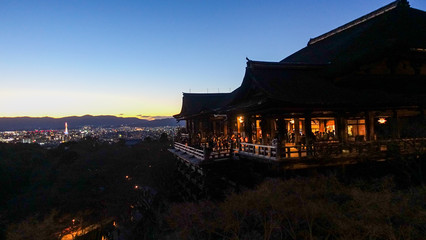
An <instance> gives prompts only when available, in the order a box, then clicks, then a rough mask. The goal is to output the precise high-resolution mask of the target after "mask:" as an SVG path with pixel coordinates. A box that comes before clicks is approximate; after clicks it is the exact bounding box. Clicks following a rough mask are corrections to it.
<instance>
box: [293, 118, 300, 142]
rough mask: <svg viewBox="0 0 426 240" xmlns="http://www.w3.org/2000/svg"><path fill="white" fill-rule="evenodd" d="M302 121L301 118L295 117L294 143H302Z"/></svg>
mask: <svg viewBox="0 0 426 240" xmlns="http://www.w3.org/2000/svg"><path fill="white" fill-rule="evenodd" d="M300 138H301V137H300V121H299V118H298V117H297V118H294V143H295V144H298V143H300Z"/></svg>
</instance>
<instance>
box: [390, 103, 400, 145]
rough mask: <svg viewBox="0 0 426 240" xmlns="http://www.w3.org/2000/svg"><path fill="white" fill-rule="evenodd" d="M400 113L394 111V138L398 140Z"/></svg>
mask: <svg viewBox="0 0 426 240" xmlns="http://www.w3.org/2000/svg"><path fill="white" fill-rule="evenodd" d="M398 118H399V117H398V111H397V110H396V109H395V110H393V111H392V122H391V124H392V138H393V139H398V138H400V126H399V119H398Z"/></svg>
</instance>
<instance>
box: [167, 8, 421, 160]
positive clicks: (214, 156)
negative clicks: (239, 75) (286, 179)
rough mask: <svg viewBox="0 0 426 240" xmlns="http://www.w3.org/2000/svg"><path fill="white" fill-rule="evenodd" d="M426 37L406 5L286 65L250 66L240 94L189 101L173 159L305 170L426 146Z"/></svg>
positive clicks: (358, 23)
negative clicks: (305, 164)
mask: <svg viewBox="0 0 426 240" xmlns="http://www.w3.org/2000/svg"><path fill="white" fill-rule="evenodd" d="M425 29H426V12H424V11H421V10H418V9H413V8H411V7H410V5H409V3H408V1H406V0H397V1H394V2H392V3H390V4H388V5H386V6H384V7H382V8H380V9H377V10H376V11H373V12H371V13H369V14H367V15H365V16H362V17H360V18H358V19H355V20H353V21H351V22H349V23H347V24H345V25H343V26H341V27H338V28H336V29H334V30H331V31H329V32H327V33H325V34H323V35H321V36H318V37H315V38H312V39H310V40H309V42H308V44H307V46H306V47H304V48H303V49H300V50H299V51H297V52H295V53H293V54H291V55H290V56H288V57H286V58H284V59H283V60H281V61H279V62H261V61H253V60H249V59H247V67H246V69H245V75H244V78H243V81H242V83H241V86H240V87H239V88H237V89H235V90H234V91H233V92H231V93H222V94H219V93H217V94H211V93H184V94H183V103H182V110H181V112H180V113H179V114H177V115H175V116H174V117H175V118H176V119H177V120H185V121H186V129H185V130H184V131H182V132H181V133H180V134H179V137H178V139H177V140H176V142H175V150H174V151H173V152H174V153H175V155H176V156H180V157H182V158H185V159H186V160H188V161H191V162H194V163H202V162H203V161H206V162H209V161H210V162H211V161H215V160H222V159H226V158H244V159H251V160H259V161H266V162H284V163H285V162H286V160H294V161H291V162H293V163H294V162H296V163H297V161H301V160H304V161H306V160H312V159H317V158H321V157H327V158H329V159H330V158H332V159H337V160H336V161H340V159H356V158H359V157H360V156H362V155H363V154H364V155H366V154H369V155H370V156H377V158H383V156H386V154H389V148H390V145H391V144H393V145H392V146H395V145H396V146H398V147H397V148H398V151H400V152H404V151H413V149H414V148H418V147H419V146H420V147H424V143H425V141H424V139H425V137H426V123H425V105H426V88H425V86H426V31H425ZM407 142H410V143H412V144H407ZM422 144H423V145H422Z"/></svg>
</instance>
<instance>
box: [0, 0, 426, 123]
mask: <svg viewBox="0 0 426 240" xmlns="http://www.w3.org/2000/svg"><path fill="white" fill-rule="evenodd" d="M390 2H391V1H383V0H374V1H368V0H360V1H351V2H344V1H337V0H333V1H313V0H309V1H308V0H302V1H297V3H288V2H283V1H267V2H262V3H259V2H255V1H232V2H228V1H214V2H213V1H211V2H196V1H184V2H180V1H179V2H178V1H176V2H174V1H164V2H161V3H159V2H154V1H149V2H144V3H142V2H137V1H130V2H126V3H123V2H118V1H90V2H85V1H69V2H57V1H41V2H31V1H20V2H16V1H2V2H1V3H0V31H1V32H2V33H3V34H2V38H0V72H1V75H2V77H1V79H2V88H1V90H0V110H1V115H0V117H18V116H30V117H44V116H49V117H55V118H59V117H65V116H83V115H86V114H90V115H113V116H120V117H138V118H153V117H154V116H157V117H158V116H159V117H164V116H171V115H173V114H176V113H178V112H179V111H180V107H181V97H182V95H181V92H229V91H232V90H234V89H235V88H237V87H238V86H239V85H240V83H241V80H242V78H243V74H244V67H245V64H246V61H245V58H246V57H248V58H250V59H253V60H261V61H279V60H281V59H283V58H284V57H286V56H288V55H290V54H292V53H293V52H295V51H297V50H299V49H300V48H303V47H304V46H306V43H307V42H308V41H309V39H310V38H313V37H316V36H318V35H321V34H323V33H325V32H327V31H329V30H331V29H334V28H336V27H338V26H340V25H342V24H344V23H346V22H348V21H349V20H352V19H355V18H358V17H360V16H362V15H365V14H367V13H369V12H371V11H373V10H375V9H377V8H379V7H381V6H383V5H385V4H388V3H390ZM409 2H410V5H411V6H412V7H413V8H417V9H421V10H425V9H426V2H425V1H420V0H411V1H409Z"/></svg>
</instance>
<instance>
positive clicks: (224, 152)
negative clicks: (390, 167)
mask: <svg viewBox="0 0 426 240" xmlns="http://www.w3.org/2000/svg"><path fill="white" fill-rule="evenodd" d="M174 145H175V149H177V150H179V151H182V152H185V153H187V154H189V155H192V156H194V157H196V158H198V159H200V160H205V156H206V154H207V153H206V148H204V149H198V148H194V147H191V146H188V145H186V144H182V143H179V142H175V143H174ZM229 157H230V149H224V148H223V149H217V150H213V151H211V152H210V153H209V154H208V159H211V160H213V159H222V158H229Z"/></svg>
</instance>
